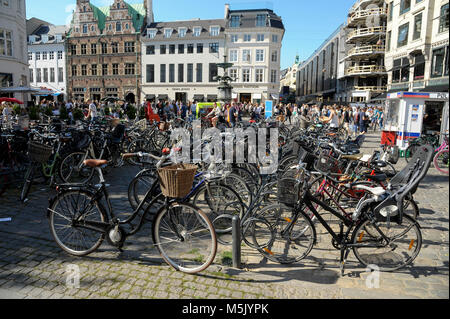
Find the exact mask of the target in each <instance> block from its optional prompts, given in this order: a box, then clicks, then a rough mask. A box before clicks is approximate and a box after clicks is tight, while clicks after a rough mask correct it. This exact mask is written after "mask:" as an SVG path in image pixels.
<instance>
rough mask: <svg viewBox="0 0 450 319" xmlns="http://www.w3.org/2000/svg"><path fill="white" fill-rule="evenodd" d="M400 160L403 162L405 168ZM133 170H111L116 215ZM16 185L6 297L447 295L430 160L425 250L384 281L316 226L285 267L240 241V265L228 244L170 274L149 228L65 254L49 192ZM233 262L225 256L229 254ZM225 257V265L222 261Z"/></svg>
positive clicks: (0, 231) (443, 181)
mask: <svg viewBox="0 0 450 319" xmlns="http://www.w3.org/2000/svg"><path fill="white" fill-rule="evenodd" d="M378 142H379V135H378V137H377V136H376V135H373V134H372V135H369V137H368V139H367V142H366V144H365V150H366V152H368V153H371V152H372V150H373V148H376V147H378ZM402 164H404V160H402V159H400V161H399V167H401V165H402ZM137 170H138V169H137V168H133V167H124V168H121V169H116V170H115V171H113V173H111V174H109V175H107V176H106V179H107V180H108V182H109V183H111V184H112V185H111V188H110V191H111V193H112V194H113V196H112V200H113V203H114V205H115V207H116V209H117V211H118V212H126V211H129V207H128V201H127V195H126V190H127V186H128V182H129V181H131V179H132V178H133V176H134V175H135V173H136V172H137ZM18 194H19V193H18V191H17V190H9V191H8V192H7V193H6V194H4V195H3V196H2V197H1V198H0V218H3V217H12V221H11V222H6V223H0V298H55V299H60V298H120V299H125V298H133V299H134V298H157V299H166V298H168V299H195V298H201V299H205V298H211V299H221V298H230V299H233V298H236V299H256V298H264V299H272V298H274V299H278V298H293V299H301V298H448V297H449V238H448V235H449V219H448V218H449V199H448V195H449V184H448V177H445V176H441V175H439V174H438V172H437V171H436V170H435V169H434V168H433V167H432V168H431V169H430V172H429V175H428V176H427V177H426V178H425V179H424V181H423V183H422V184H421V186H420V188H419V190H418V192H417V194H416V195H415V199H416V200H417V201H418V203H419V207H420V209H421V215H420V218H419V222H420V224H421V226H422V232H423V247H422V250H421V252H420V255H419V256H418V258H417V259H416V261H415V262H414V264H413V265H412V266H410V267H408V268H406V269H403V270H400V271H397V272H395V273H382V274H381V275H380V280H379V288H368V286H367V285H366V279H367V276H369V273H368V272H366V270H365V269H364V268H363V267H362V266H361V265H360V264H359V263H358V262H357V261H356V259H355V258H354V257H353V256H352V254H350V257H349V262H348V264H347V271H346V274H345V276H344V277H340V275H339V265H338V259H339V252H338V251H336V250H334V249H333V248H332V246H331V238H330V236H329V235H328V234H325V233H324V231H323V229H320V228H319V227H318V234H319V240H318V244H317V246H316V247H315V248H314V249H313V250H312V252H311V254H310V257H308V258H307V259H305V260H303V261H302V262H301V263H299V264H295V265H290V266H284V265H279V264H275V263H272V262H269V261H267V260H265V259H262V258H261V257H260V255H259V254H258V253H257V252H255V251H252V250H250V249H248V248H243V262H244V263H245V265H244V266H245V267H244V269H233V268H230V267H229V266H227V265H225V264H226V261H227V256H229V255H230V252H231V248H230V247H224V246H220V247H219V252H218V254H217V259H216V262H215V264H214V265H213V266H211V267H210V268H208V269H207V271H205V272H203V273H201V274H199V275H187V274H184V273H180V272H176V271H173V270H172V269H171V268H170V267H169V266H167V265H166V264H165V263H164V262H163V260H162V258H160V257H159V254H158V253H157V251H156V249H155V248H154V247H152V240H151V228H150V226H146V227H145V228H144V229H143V230H141V232H140V233H139V234H138V235H137V236H136V237H134V238H131V239H130V242H129V243H128V242H127V246H125V247H124V249H125V252H123V253H120V252H119V251H117V250H116V249H115V248H112V247H110V246H108V245H107V244H103V246H101V247H100V249H99V250H98V251H97V252H95V253H93V254H91V255H90V256H88V257H83V258H75V257H71V256H69V255H67V254H65V253H64V252H63V251H61V249H60V248H59V247H57V245H56V243H55V242H54V241H53V239H52V238H51V234H50V229H49V226H48V222H47V220H46V217H45V212H46V208H47V204H48V201H47V198H48V196H49V191H48V190H47V189H45V188H43V189H42V187H34V188H33V194H32V196H31V200H30V201H29V202H28V203H27V204H25V205H23V204H21V203H20V202H19V201H18V196H19V195H18ZM228 260H229V258H228ZM224 262H225V264H224ZM74 267H78V269H79V271H80V286H79V288H70V287H71V285H70V283H71V281H70V280H69V279H70V278H71V277H70V270H71V269H73V268H74Z"/></svg>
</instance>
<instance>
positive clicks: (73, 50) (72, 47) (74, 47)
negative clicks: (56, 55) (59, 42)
mask: <svg viewBox="0 0 450 319" xmlns="http://www.w3.org/2000/svg"><path fill="white" fill-rule="evenodd" d="M70 54H71V55H76V54H77V45H76V44H71V45H70Z"/></svg>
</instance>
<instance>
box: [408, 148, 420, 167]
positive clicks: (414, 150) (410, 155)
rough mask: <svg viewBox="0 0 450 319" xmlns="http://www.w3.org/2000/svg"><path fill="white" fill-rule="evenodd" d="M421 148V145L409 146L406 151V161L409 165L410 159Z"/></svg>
mask: <svg viewBox="0 0 450 319" xmlns="http://www.w3.org/2000/svg"><path fill="white" fill-rule="evenodd" d="M419 147H420V145H419V144H411V145H409V146H408V148H407V149H406V151H405V160H406V162H407V163H409V160H410V158H412V157H413V156H414V153H415V152H416V151H417V150H418V149H419Z"/></svg>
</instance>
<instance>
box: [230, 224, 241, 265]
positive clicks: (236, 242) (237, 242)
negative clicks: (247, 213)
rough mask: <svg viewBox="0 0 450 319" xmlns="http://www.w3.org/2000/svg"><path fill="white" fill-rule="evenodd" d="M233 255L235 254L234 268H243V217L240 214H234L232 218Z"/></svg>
mask: <svg viewBox="0 0 450 319" xmlns="http://www.w3.org/2000/svg"><path fill="white" fill-rule="evenodd" d="M232 236H233V242H232V255H233V268H237V269H242V263H241V243H242V238H241V219H240V218H239V216H234V217H233V219H232Z"/></svg>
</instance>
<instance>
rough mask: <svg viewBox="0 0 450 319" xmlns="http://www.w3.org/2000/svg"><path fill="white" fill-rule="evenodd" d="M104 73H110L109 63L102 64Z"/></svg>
mask: <svg viewBox="0 0 450 319" xmlns="http://www.w3.org/2000/svg"><path fill="white" fill-rule="evenodd" d="M102 75H108V64H102Z"/></svg>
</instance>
